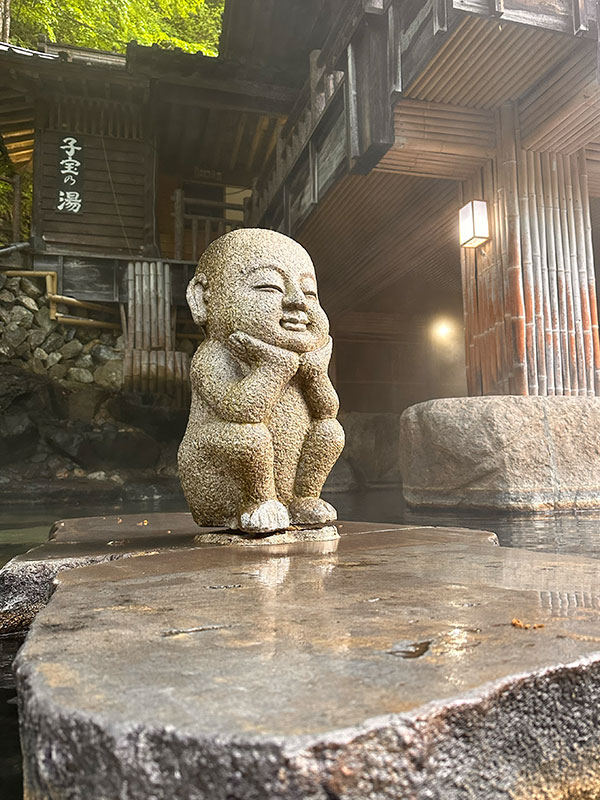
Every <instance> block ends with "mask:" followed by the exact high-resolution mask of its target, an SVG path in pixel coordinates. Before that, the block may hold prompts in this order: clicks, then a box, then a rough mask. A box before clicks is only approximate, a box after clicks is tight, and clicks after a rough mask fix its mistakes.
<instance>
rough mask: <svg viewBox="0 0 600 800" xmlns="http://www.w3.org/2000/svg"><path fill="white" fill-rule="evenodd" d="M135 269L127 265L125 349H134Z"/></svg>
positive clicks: (131, 263)
mask: <svg viewBox="0 0 600 800" xmlns="http://www.w3.org/2000/svg"><path fill="white" fill-rule="evenodd" d="M134 270H135V267H134V265H133V262H132V261H130V262H129V263H128V264H127V317H128V320H127V347H128V349H129V350H133V348H134V347H135V310H134V309H135V272H134Z"/></svg>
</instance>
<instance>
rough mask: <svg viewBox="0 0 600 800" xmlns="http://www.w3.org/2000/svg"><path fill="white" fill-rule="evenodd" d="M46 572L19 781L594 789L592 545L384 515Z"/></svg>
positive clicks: (488, 797) (171, 786) (336, 792)
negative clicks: (544, 549) (311, 533)
mask: <svg viewBox="0 0 600 800" xmlns="http://www.w3.org/2000/svg"><path fill="white" fill-rule="evenodd" d="M474 542H476V543H474ZM57 580H58V587H57V589H56V591H55V593H54V595H53V596H52V599H51V601H50V602H49V604H48V606H47V607H46V608H45V609H44V610H42V611H41V612H40V614H39V615H38V616H37V618H36V620H35V621H34V623H33V626H32V628H31V630H30V633H29V636H28V638H27V641H26V643H25V645H24V647H23V648H22V649H21V651H20V653H19V655H18V657H17V662H16V678H17V687H18V691H19V698H20V700H19V702H20V713H21V720H22V745H23V755H24V765H25V774H26V797H27V798H28V800H41V798H44V799H45V798H55V797H56V798H59V797H60V798H62V797H69V798H70V799H71V800H78V798H82V799H83V798H85V800H96V799H97V800H101V798H102V800H104V799H105V798H116V797H122V798H127V800H130V799H133V798H136V800H137V798H140V799H141V798H150V797H151V798H156V799H157V800H163V798H164V800H167V798H168V800H179V799H180V798H182V799H183V798H185V800H188V799H189V800H204V798H206V800H209V799H210V800H242V799H243V800H259V798H260V800H265V799H266V800H271V799H273V800H275V798H277V800H283V799H285V800H287V799H288V798H289V799H290V800H291V799H292V798H294V799H295V798H310V800H332V798H336V800H365V798H369V800H383V799H384V798H385V799H386V800H387V799H388V798H398V799H399V798H410V799H411V800H413V799H414V800H453V798H461V800H462V798H465V799H466V798H469V800H473V798H482V799H484V800H495V799H496V798H498V799H500V798H502V800H505V799H507V798H512V799H513V800H521V799H522V800H531V799H532V798H540V800H541V798H562V799H563V800H566V798H577V799H578V800H583V799H584V798H593V797H597V796H599V793H600V751H599V746H598V740H599V736H600V734H599V733H598V731H599V730H600V725H599V723H600V711H599V708H600V703H599V701H600V625H599V622H600V619H599V608H600V580H599V577H598V565H597V562H595V561H592V560H589V559H585V558H579V557H568V556H551V555H547V554H541V553H534V552H528V551H522V550H516V549H505V548H499V547H491V546H490V544H489V542H488V543H484V540H483V539H481V538H480V539H479V542H478V541H477V536H473V535H472V534H471V532H470V531H463V532H462V534H461V533H460V532H459V531H454V532H446V531H444V530H443V529H437V530H436V529H429V530H427V529H421V530H419V529H406V528H404V529H400V528H397V529H396V530H389V529H388V530H386V531H385V532H384V531H381V532H377V531H370V532H364V533H362V534H358V533H352V532H349V533H346V535H342V536H341V538H340V539H339V540H336V541H329V542H307V543H296V544H292V545H283V546H279V547H266V548H247V547H214V548H205V549H202V550H198V549H196V550H186V551H183V550H182V551H173V552H169V553H164V554H160V555H156V556H151V557H139V558H130V559H124V560H120V561H113V562H112V563H106V564H102V565H98V566H91V567H87V568H83V569H78V570H69V571H66V572H63V573H61V574H60V575H59V576H58V579H57Z"/></svg>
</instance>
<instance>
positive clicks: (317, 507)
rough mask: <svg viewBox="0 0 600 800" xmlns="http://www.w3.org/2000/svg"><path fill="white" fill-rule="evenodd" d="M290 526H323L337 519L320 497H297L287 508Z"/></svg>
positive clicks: (329, 506)
mask: <svg viewBox="0 0 600 800" xmlns="http://www.w3.org/2000/svg"><path fill="white" fill-rule="evenodd" d="M289 511H290V518H291V521H292V525H325V524H326V523H328V522H333V521H334V520H336V519H337V511H336V510H335V508H334V507H333V506H332V505H331V504H330V503H328V502H327V501H326V500H322V499H321V498H320V497H297V498H295V499H294V500H293V501H292V502H291V503H290V507H289Z"/></svg>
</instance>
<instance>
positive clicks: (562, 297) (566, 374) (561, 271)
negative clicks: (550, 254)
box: [548, 153, 571, 395]
mask: <svg viewBox="0 0 600 800" xmlns="http://www.w3.org/2000/svg"><path fill="white" fill-rule="evenodd" d="M548 162H549V167H550V181H551V184H550V185H551V203H552V226H553V229H554V249H555V252H556V294H557V299H558V324H559V338H560V352H561V356H562V374H563V394H565V395H570V394H571V365H570V363H569V323H568V318H567V290H566V280H565V255H564V250H563V239H562V231H561V216H560V202H559V190H558V159H557V157H556V153H552V154H550V155H549V158H548Z"/></svg>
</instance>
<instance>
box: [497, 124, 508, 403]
mask: <svg viewBox="0 0 600 800" xmlns="http://www.w3.org/2000/svg"><path fill="white" fill-rule="evenodd" d="M497 130H498V136H499V135H500V124H499V118H498V124H497ZM498 141H500V139H498ZM492 169H493V189H494V204H493V211H494V219H493V230H494V253H495V259H496V269H495V273H496V287H497V293H498V321H497V326H498V336H499V338H500V376H501V378H500V380H501V386H500V393H501V394H510V371H511V365H510V356H509V353H510V352H512V346H511V345H510V327H509V326H507V324H506V314H507V310H506V291H505V273H504V267H503V259H504V253H505V244H504V238H505V237H504V225H503V214H504V211H503V208H502V206H501V199H502V201H503V198H504V195H503V193H502V192H501V188H500V183H501V170H500V163H499V160H498V159H494V161H493V162H492Z"/></svg>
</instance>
